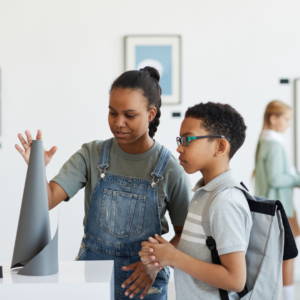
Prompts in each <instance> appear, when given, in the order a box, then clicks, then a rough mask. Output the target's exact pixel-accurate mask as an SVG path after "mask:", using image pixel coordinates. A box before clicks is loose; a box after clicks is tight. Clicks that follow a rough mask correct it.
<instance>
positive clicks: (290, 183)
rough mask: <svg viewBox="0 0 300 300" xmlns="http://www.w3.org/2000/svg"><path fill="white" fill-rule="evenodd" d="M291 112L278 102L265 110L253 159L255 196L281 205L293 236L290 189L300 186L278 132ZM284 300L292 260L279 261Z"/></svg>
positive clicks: (289, 297) (290, 298)
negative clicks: (277, 201) (281, 263)
mask: <svg viewBox="0 0 300 300" xmlns="http://www.w3.org/2000/svg"><path fill="white" fill-rule="evenodd" d="M292 115H293V111H292V109H291V108H290V107H289V106H287V105H286V104H284V103H283V102H280V101H272V102H270V103H269V104H268V105H267V107H266V110H265V114H264V123H263V129H262V132H261V135H260V139H259V142H258V145H257V149H256V156H255V162H256V165H255V171H254V174H255V195H257V196H265V197H267V198H269V199H278V200H280V201H281V202H282V204H283V206H284V209H285V211H286V214H287V216H288V218H289V221H290V225H291V228H292V231H293V234H294V237H297V236H299V235H300V229H299V226H298V222H297V217H296V213H295V210H294V207H293V187H297V186H300V175H298V174H297V173H296V172H295V171H293V169H292V168H291V166H290V164H289V162H288V158H287V154H286V151H285V147H284V141H283V137H282V135H281V134H282V133H284V132H285V131H286V129H287V128H288V127H289V125H290V120H291V118H292ZM282 272H283V293H284V297H285V300H294V285H293V260H287V261H284V262H283V266H282Z"/></svg>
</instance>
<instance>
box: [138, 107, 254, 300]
mask: <svg viewBox="0 0 300 300" xmlns="http://www.w3.org/2000/svg"><path fill="white" fill-rule="evenodd" d="M245 131H246V126H245V123H244V120H243V118H242V116H241V115H240V114H239V113H238V112H237V111H236V110H235V109H234V108H232V107H231V106H230V105H227V104H220V103H212V102H208V103H206V104H204V103H200V104H197V105H195V106H193V107H190V108H189V109H188V110H187V112H186V114H185V119H184V120H183V122H182V124H181V129H180V138H177V143H178V149H177V151H178V152H179V153H180V156H179V160H180V164H181V165H182V166H183V168H184V170H185V171H186V172H187V173H189V174H192V173H195V172H197V171H200V172H201V173H202V176H203V177H202V178H201V179H200V180H199V181H198V183H197V184H196V186H195V188H194V189H193V191H194V192H195V195H194V197H193V199H192V200H191V203H190V206H189V213H188V216H187V219H186V221H185V225H184V228H183V233H182V235H181V240H180V243H179V246H178V249H176V248H175V247H174V246H173V245H172V244H170V243H169V242H167V241H166V240H164V239H163V238H162V237H160V236H158V235H156V236H155V238H156V239H153V238H151V237H150V238H149V241H150V243H149V242H143V243H142V246H143V247H142V251H141V252H140V253H139V254H140V256H141V260H142V261H143V263H144V264H145V265H147V266H148V268H149V269H151V268H153V267H165V266H172V267H174V269H175V286H176V299H177V300H184V299H191V300H192V299H197V300H198V299H209V300H213V299H221V298H220V293H219V289H223V290H226V291H230V292H228V297H229V299H240V298H239V297H238V295H237V294H236V293H238V292H241V291H242V290H243V289H244V287H245V283H246V260H245V253H246V250H247V247H248V243H249V237H250V231H251V227H252V218H251V214H250V210H249V207H248V203H247V200H246V198H245V196H244V194H243V192H242V191H240V190H238V189H236V188H227V189H225V190H222V191H221V192H219V193H218V194H217V195H216V196H215V198H214V199H213V201H212V203H211V205H210V209H209V223H210V228H211V232H212V236H213V238H214V239H215V242H216V245H217V250H218V254H219V257H220V261H221V265H217V264H213V263H212V258H211V251H210V250H209V249H208V247H207V246H206V238H207V237H206V235H205V232H204V230H203V227H202V215H203V209H204V207H205V204H206V202H207V200H208V199H209V196H210V194H211V192H212V191H213V190H215V189H216V188H217V187H219V186H220V185H224V184H225V185H226V182H229V181H231V182H232V181H235V180H234V177H233V172H232V171H231V170H230V169H229V161H230V159H231V158H232V157H233V155H234V154H235V153H236V151H237V150H238V149H239V148H240V147H241V146H242V144H243V143H244V140H245ZM191 137H194V138H192V139H191ZM237 182H239V181H237Z"/></svg>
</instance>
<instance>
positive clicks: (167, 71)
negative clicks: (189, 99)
mask: <svg viewBox="0 0 300 300" xmlns="http://www.w3.org/2000/svg"><path fill="white" fill-rule="evenodd" d="M135 55H136V57H135V67H136V69H137V70H139V69H141V68H144V67H146V66H150V67H154V68H156V69H157V70H158V72H159V74H160V81H159V83H160V86H161V89H162V95H172V46H136V47H135Z"/></svg>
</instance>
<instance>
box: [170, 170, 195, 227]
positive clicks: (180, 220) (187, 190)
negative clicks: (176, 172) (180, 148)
mask: <svg viewBox="0 0 300 300" xmlns="http://www.w3.org/2000/svg"><path fill="white" fill-rule="evenodd" d="M191 189H192V187H191V182H190V180H189V178H188V176H187V174H186V173H184V172H182V174H181V176H180V177H179V178H178V180H177V181H176V182H175V184H174V185H173V189H172V191H171V196H170V197H169V205H168V211H169V214H170V219H171V222H172V224H173V226H183V225H184V222H185V219H186V216H187V214H188V208H189V203H190V199H191V196H192V193H191Z"/></svg>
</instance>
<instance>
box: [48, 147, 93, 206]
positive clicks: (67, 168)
mask: <svg viewBox="0 0 300 300" xmlns="http://www.w3.org/2000/svg"><path fill="white" fill-rule="evenodd" d="M88 161H89V150H88V147H87V146H86V144H84V145H82V147H81V149H80V150H79V151H77V152H76V153H75V154H73V155H72V156H71V157H70V159H69V160H68V161H67V162H66V163H65V164H64V165H63V167H62V168H61V169H60V171H59V173H58V174H57V175H56V176H55V177H54V178H53V179H52V180H51V181H53V182H56V183H57V184H59V185H60V186H61V187H62V188H63V189H64V191H65V192H66V193H67V195H68V198H67V199H65V201H67V200H69V199H70V198H72V197H73V196H75V195H76V194H77V192H78V191H79V190H80V189H82V188H83V187H85V185H86V182H87V180H88V170H87V169H88V168H87V166H88V165H89V163H88Z"/></svg>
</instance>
